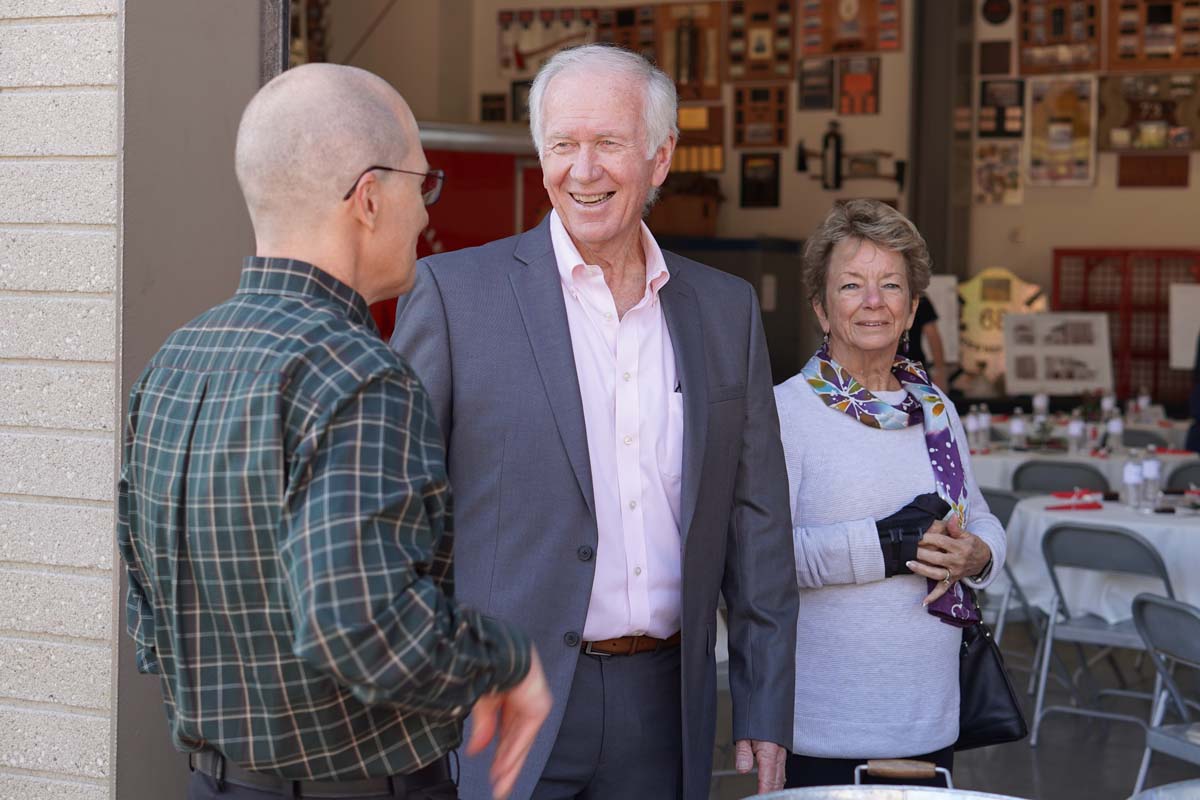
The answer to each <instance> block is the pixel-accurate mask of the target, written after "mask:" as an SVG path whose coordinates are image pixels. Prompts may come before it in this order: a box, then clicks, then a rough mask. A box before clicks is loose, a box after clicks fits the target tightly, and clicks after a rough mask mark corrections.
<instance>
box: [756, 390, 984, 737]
mask: <svg viewBox="0 0 1200 800" xmlns="http://www.w3.org/2000/svg"><path fill="white" fill-rule="evenodd" d="M887 399H889V400H891V398H890V397H889V398H887ZM775 401H776V403H777V405H778V407H779V427H780V432H781V435H782V437H783V450H784V456H785V458H786V460H787V471H788V485H789V488H790V491H791V498H792V524H793V540H794V545H795V551H796V580H797V582H798V583H799V586H800V615H799V618H798V620H797V623H796V705H795V725H794V741H793V751H794V752H796V753H800V754H803V755H808V756H823V757H829V758H863V759H867V758H888V757H891V758H899V757H905V756H913V755H920V754H923V753H929V752H932V751H935V750H939V749H941V748H943V747H946V746H947V745H950V744H952V743H953V742H954V741H955V740H956V739H957V738H958V649H959V643H960V642H961V640H962V631H961V629H959V628H956V627H953V626H950V625H947V624H945V623H943V622H941V621H939V620H938V619H937V618H936V617H934V616H932V615H930V614H929V613H928V612H927V611H926V610H925V609H924V608H923V607H922V605H921V599H922V598H923V597H924V596H925V594H926V589H925V578H923V577H918V576H915V575H899V576H896V577H892V578H887V579H884V577H883V555H882V553H881V552H880V549H879V538H878V534H877V532H876V528H875V522H874V521H875V520H876V519H882V518H883V517H886V516H888V515H889V514H892V513H894V512H896V511H898V510H899V509H900V508H901V507H903V506H904V505H906V504H907V503H908V502H909V501H910V500H912V498H913V497H915V496H916V495H919V494H923V493H925V492H932V491H934V480H933V469H932V468H931V467H930V465H929V458H928V455H927V448H926V447H925V437H924V430H923V429H922V427H921V426H919V425H916V426H912V427H910V428H906V429H904V430H900V431H883V430H878V429H876V428H869V427H867V426H866V425H863V424H862V423H861V422H858V421H857V420H854V419H852V418H851V417H849V416H847V415H845V414H843V413H840V412H838V411H834V410H833V409H830V408H828V407H827V406H826V405H825V404H824V403H823V402H821V400H820V398H818V397H817V396H816V394H815V393H814V392H813V391H812V389H810V388H809V386H808V384H806V383H805V382H804V379H803V378H802V377H800V376H799V375H797V376H796V377H793V378H792V379H791V380H788V381H787V382H785V383H782V384H780V385H779V386H776V387H775ZM946 407H947V408H948V409H949V410H950V413H951V415H952V417H951V424H952V425H953V426H954V435H955V437H956V439H957V442H958V445H959V450H960V451H961V453H962V463H963V464H965V465H966V466H967V486H968V491H969V492H970V510H969V518H968V522H967V529H968V530H969V531H970V532H971V533H973V534H975V535H976V536H978V537H980V538H981V539H983V540H984V542H986V543H987V545H988V547H990V548H991V550H992V560H993V561H992V569H991V570H990V572H989V573H988V575H987V576H985V578H984V580H983V581H981V582H980V583H974V582H970V581H968V583H969V584H970V585H972V586H974V587H975V588H983V587H984V586H986V585H987V584H988V583H990V582H991V579H992V578H993V576H995V575H996V574H997V573H998V572H999V571H1000V569H1001V567H1002V565H1003V564H1004V529H1003V528H1002V527H1001V526H1000V523H999V521H998V520H997V519H996V518H995V517H994V516H993V515H992V514H991V513H989V512H988V509H987V504H986V503H985V502H984V500H983V497H982V496H981V495H980V493H979V487H978V486H977V485H976V483H975V477H974V475H973V474H972V473H971V470H970V453H969V451H968V449H967V447H966V435H965V434H964V433H963V429H962V425H961V423H960V422H959V419H958V416H957V415H956V414H954V407H953V406H952V405H950V404H949V403H948V402H947V404H946Z"/></svg>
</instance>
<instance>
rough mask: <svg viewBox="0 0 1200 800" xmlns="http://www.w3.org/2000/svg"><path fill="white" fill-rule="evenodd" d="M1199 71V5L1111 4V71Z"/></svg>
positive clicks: (1141, 0) (1143, 0)
mask: <svg viewBox="0 0 1200 800" xmlns="http://www.w3.org/2000/svg"><path fill="white" fill-rule="evenodd" d="M1196 67H1200V2H1196V0H1109V4H1108V68H1109V69H1110V70H1112V71H1114V72H1121V71H1131V70H1145V69H1180V68H1186V69H1194V68H1196Z"/></svg>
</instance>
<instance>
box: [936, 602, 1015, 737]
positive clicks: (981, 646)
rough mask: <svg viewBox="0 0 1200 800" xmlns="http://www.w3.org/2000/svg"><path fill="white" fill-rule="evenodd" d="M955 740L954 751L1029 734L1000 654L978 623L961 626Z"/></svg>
mask: <svg viewBox="0 0 1200 800" xmlns="http://www.w3.org/2000/svg"><path fill="white" fill-rule="evenodd" d="M958 692H959V699H958V741H957V742H955V743H954V749H955V750H970V749H972V748H975V747H986V746H988V745H991V744H1004V743H1005V742H1016V741H1019V740H1021V739H1024V738H1025V737H1026V736H1028V735H1029V726H1028V725H1027V724H1025V716H1024V715H1023V714H1022V713H1021V704H1020V703H1019V702H1018V700H1017V693H1016V692H1015V691H1014V690H1013V685H1012V681H1011V680H1009V678H1008V670H1006V669H1005V668H1004V656H1003V655H1001V654H1000V648H999V647H997V646H996V642H995V641H994V640H993V639H992V632H991V630H989V629H988V626H987V625H985V624H983V623H982V622H977V623H975V624H974V625H969V626H967V627H966V628H963V636H962V650H961V651H960V653H959V662H958Z"/></svg>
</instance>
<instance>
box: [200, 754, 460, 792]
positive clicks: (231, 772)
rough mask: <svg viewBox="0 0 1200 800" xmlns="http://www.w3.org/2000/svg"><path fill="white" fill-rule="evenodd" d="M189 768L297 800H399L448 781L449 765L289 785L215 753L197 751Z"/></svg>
mask: <svg viewBox="0 0 1200 800" xmlns="http://www.w3.org/2000/svg"><path fill="white" fill-rule="evenodd" d="M188 766H190V767H191V768H192V769H193V770H200V771H201V772H203V773H204V774H205V775H208V776H210V777H212V778H214V779H216V781H217V782H218V783H222V782H224V783H232V784H235V785H237V786H246V787H249V788H252V789H263V790H265V791H268V792H276V793H278V794H281V795H283V796H285V797H296V798H310V797H331V798H333V797H343V798H346V797H355V796H361V795H366V796H382V797H401V798H402V797H404V796H405V794H407V793H408V792H412V791H417V790H419V789H428V788H430V787H433V786H437V785H438V784H441V783H445V782H446V781H449V780H450V763H449V760H448V759H447V758H446V756H442V757H441V758H439V759H438V760H437V761H434V762H433V763H432V764H428V765H426V766H424V767H422V768H421V769H419V770H417V771H416V772H413V773H410V774H408V775H392V776H391V777H387V778H366V779H362V780H354V781H292V780H288V779H287V778H281V777H279V776H278V775H269V774H267V773H265V772H254V771H252V770H248V769H242V768H241V767H239V766H238V765H237V764H234V763H233V762H232V761H230V760H228V759H227V758H225V757H224V756H222V755H221V754H220V753H218V752H217V751H216V750H200V751H198V752H195V753H191V754H189V755H188Z"/></svg>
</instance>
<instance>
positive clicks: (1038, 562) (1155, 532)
mask: <svg viewBox="0 0 1200 800" xmlns="http://www.w3.org/2000/svg"><path fill="white" fill-rule="evenodd" d="M1065 502H1067V501H1065V500H1060V499H1058V498H1051V497H1029V498H1026V499H1024V500H1022V501H1021V502H1020V503H1018V504H1017V507H1016V510H1015V511H1013V515H1012V519H1011V520H1009V523H1008V564H1009V566H1010V567H1011V568H1012V570H1013V574H1014V575H1016V578H1017V580H1018V581H1020V583H1021V588H1023V589H1024V590H1025V593H1026V595H1028V597H1029V601H1030V602H1031V603H1033V604H1035V605H1037V606H1040V607H1042V608H1044V609H1049V607H1050V600H1051V598H1053V596H1054V588H1053V585H1052V584H1051V583H1050V573H1049V572H1048V571H1047V569H1046V560H1045V558H1044V557H1043V556H1042V537H1043V536H1044V535H1045V533H1046V530H1047V529H1048V528H1049V527H1050V526H1051V525H1053V524H1055V523H1057V522H1080V523H1083V524H1088V525H1101V524H1103V525H1119V526H1121V527H1123V528H1127V529H1129V530H1132V531H1134V532H1136V533H1139V534H1141V535H1142V536H1143V537H1145V538H1146V539H1147V540H1148V541H1149V542H1150V543H1151V544H1152V545H1154V546H1155V547H1156V548H1157V549H1158V552H1159V554H1160V555H1161V556H1162V558H1163V562H1164V563H1165V564H1166V565H1167V574H1168V575H1170V577H1171V583H1172V584H1173V585H1174V587H1175V596H1176V597H1177V598H1178V599H1180V600H1183V601H1185V602H1188V603H1192V604H1193V605H1200V516H1180V515H1168V514H1141V513H1138V512H1135V511H1131V510H1130V509H1128V508H1126V507H1124V506H1122V505H1120V504H1117V503H1105V504H1104V509H1103V510H1099V511H1047V510H1046V506H1048V505H1049V506H1052V505H1059V504H1062V503H1065ZM1058 576H1059V581H1060V582H1061V583H1062V589H1063V595H1064V598H1065V600H1066V602H1067V607H1068V609H1070V611H1071V614H1072V615H1079V614H1096V615H1098V616H1101V617H1103V618H1104V619H1106V620H1108V621H1109V622H1117V621H1119V620H1122V619H1128V617H1129V616H1130V613H1131V612H1130V607H1131V605H1132V603H1133V598H1134V595H1136V594H1138V593H1139V592H1155V593H1161V592H1162V584H1161V583H1160V582H1158V581H1157V580H1154V579H1152V578H1142V577H1138V576H1132V575H1114V574H1100V573H1094V572H1087V571H1084V570H1077V569H1071V568H1060V569H1059V570H1058ZM1005 583H1006V581H1005V578H1004V576H1003V575H1001V576H1000V577H999V578H998V579H997V580H996V583H995V584H994V585H993V588H992V589H989V590H988V591H989V592H995V596H997V597H1000V596H1003V593H1004V587H1005Z"/></svg>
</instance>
